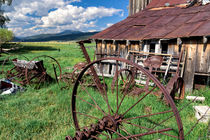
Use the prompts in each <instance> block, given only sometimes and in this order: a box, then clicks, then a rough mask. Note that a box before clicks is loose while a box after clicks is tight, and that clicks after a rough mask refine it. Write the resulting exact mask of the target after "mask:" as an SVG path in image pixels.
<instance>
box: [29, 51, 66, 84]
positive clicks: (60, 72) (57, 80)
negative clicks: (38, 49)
mask: <svg viewBox="0 0 210 140" xmlns="http://www.w3.org/2000/svg"><path fill="white" fill-rule="evenodd" d="M41 57H44V58H49V59H51V60H53V61H54V62H55V63H56V64H57V66H58V70H59V78H60V79H61V77H62V69H61V66H60V64H59V62H58V61H57V60H56V59H55V58H53V57H51V56H48V55H40V56H37V57H34V58H33V59H31V60H30V61H29V63H28V65H29V64H30V63H31V62H32V61H34V60H36V59H38V58H41ZM25 77H26V82H27V84H29V85H30V80H29V77H28V69H27V68H26V71H25ZM55 77H56V82H57V84H58V85H59V81H60V79H57V75H56V74H55Z"/></svg>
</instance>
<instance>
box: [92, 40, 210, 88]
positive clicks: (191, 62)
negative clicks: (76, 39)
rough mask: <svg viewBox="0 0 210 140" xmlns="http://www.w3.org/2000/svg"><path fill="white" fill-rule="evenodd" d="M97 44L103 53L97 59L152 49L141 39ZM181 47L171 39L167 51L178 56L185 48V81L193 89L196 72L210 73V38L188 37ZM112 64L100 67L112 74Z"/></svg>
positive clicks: (99, 50) (159, 50) (97, 47)
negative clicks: (206, 41)
mask: <svg viewBox="0 0 210 140" xmlns="http://www.w3.org/2000/svg"><path fill="white" fill-rule="evenodd" d="M96 44H97V45H96V50H97V54H101V55H97V59H100V58H103V57H122V58H126V56H127V55H128V52H129V51H145V52H149V49H150V45H149V43H145V44H143V45H141V43H140V42H139V41H130V42H129V43H127V42H126V41H97V42H96ZM156 45H157V46H156V49H158V50H155V51H158V52H161V49H162V48H161V45H160V44H156ZM179 47H180V46H179V45H177V41H176V40H170V41H168V51H167V53H168V54H172V55H173V56H178V55H179V54H180V51H181V49H185V51H186V53H187V56H186V63H185V70H184V81H185V87H186V90H188V91H191V90H192V89H193V84H194V75H195V73H196V74H199V73H200V74H201V75H203V74H204V75H207V76H208V74H210V40H209V41H208V43H207V44H203V41H202V39H200V38H193V39H190V38H188V39H186V40H183V43H182V45H181V48H179ZM111 65H112V64H104V65H103V67H100V70H103V72H104V73H106V72H109V74H110V71H109V69H110V68H112V69H115V65H112V66H111Z"/></svg>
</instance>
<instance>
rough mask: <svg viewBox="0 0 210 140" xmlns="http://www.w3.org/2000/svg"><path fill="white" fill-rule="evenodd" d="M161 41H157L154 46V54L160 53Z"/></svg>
mask: <svg viewBox="0 0 210 140" xmlns="http://www.w3.org/2000/svg"><path fill="white" fill-rule="evenodd" d="M160 46H161V41H160V40H159V41H158V42H157V43H156V44H155V53H161V48H160Z"/></svg>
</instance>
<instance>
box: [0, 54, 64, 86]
mask: <svg viewBox="0 0 210 140" xmlns="http://www.w3.org/2000/svg"><path fill="white" fill-rule="evenodd" d="M13 57H14V56H9V57H7V58H6V59H5V60H4V63H3V64H2V73H3V74H4V78H6V79H8V80H10V81H12V82H15V83H19V84H20V85H22V86H26V85H34V86H35V87H40V86H41V85H42V84H43V83H50V82H53V81H55V82H57V83H58V82H59V80H58V76H61V73H62V72H61V67H60V64H59V63H58V61H57V60H56V59H54V58H53V57H50V56H46V55H44V56H38V57H35V58H33V59H32V60H31V61H30V60H29V59H28V58H26V57H24V58H25V59H24V58H23V57H22V58H21V59H20V57H19V58H17V57H15V58H13Z"/></svg>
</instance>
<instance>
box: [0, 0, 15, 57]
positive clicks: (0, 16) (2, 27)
mask: <svg viewBox="0 0 210 140" xmlns="http://www.w3.org/2000/svg"><path fill="white" fill-rule="evenodd" d="M11 4H12V0H0V54H1V53H2V44H3V43H6V42H9V41H11V40H12V39H13V37H14V35H13V32H12V31H9V30H8V29H7V28H6V23H8V22H9V21H10V19H9V18H8V17H7V16H6V15H4V12H5V11H4V10H3V9H2V6H3V5H8V6H10V5H11Z"/></svg>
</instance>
